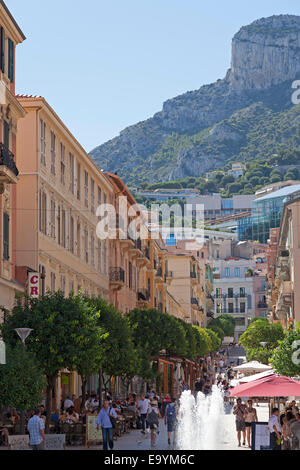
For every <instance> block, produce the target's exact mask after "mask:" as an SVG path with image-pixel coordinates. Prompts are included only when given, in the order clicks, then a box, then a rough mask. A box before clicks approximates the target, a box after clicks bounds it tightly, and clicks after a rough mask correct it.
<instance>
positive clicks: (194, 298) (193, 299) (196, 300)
mask: <svg viewBox="0 0 300 470" xmlns="http://www.w3.org/2000/svg"><path fill="white" fill-rule="evenodd" d="M191 304H192V305H198V304H199V302H198V299H196V297H192V298H191Z"/></svg>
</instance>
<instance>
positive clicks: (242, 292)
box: [240, 287, 246, 297]
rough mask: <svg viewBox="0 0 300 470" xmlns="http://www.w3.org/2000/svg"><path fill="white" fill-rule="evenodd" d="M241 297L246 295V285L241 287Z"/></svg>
mask: <svg viewBox="0 0 300 470" xmlns="http://www.w3.org/2000/svg"><path fill="white" fill-rule="evenodd" d="M240 297H246V292H245V287H240Z"/></svg>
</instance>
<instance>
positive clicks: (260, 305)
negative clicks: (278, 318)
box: [257, 302, 268, 308]
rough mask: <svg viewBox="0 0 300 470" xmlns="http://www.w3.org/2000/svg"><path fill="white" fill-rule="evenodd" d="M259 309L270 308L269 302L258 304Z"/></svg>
mask: <svg viewBox="0 0 300 470" xmlns="http://www.w3.org/2000/svg"><path fill="white" fill-rule="evenodd" d="M257 308H268V304H267V302H258V303H257Z"/></svg>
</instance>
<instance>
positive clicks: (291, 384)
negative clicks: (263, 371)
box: [230, 375, 300, 397]
mask: <svg viewBox="0 0 300 470" xmlns="http://www.w3.org/2000/svg"><path fill="white" fill-rule="evenodd" d="M230 396H231V397H245V396H247V397H294V396H296V397H299V396H300V381H299V380H294V379H291V378H290V377H285V376H283V375H269V376H267V377H263V378H261V379H258V380H254V381H253V382H250V383H246V384H242V385H238V386H237V387H234V388H233V389H231V391H230Z"/></svg>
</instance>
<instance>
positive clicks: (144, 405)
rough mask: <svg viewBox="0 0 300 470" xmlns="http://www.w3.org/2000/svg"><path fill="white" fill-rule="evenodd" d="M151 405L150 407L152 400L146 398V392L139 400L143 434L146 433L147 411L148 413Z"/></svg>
mask: <svg viewBox="0 0 300 470" xmlns="http://www.w3.org/2000/svg"><path fill="white" fill-rule="evenodd" d="M149 407H150V400H149V399H148V398H146V397H145V395H144V394H142V395H141V399H140V400H139V401H138V409H139V412H140V416H141V421H142V430H141V433H142V434H145V433H146V426H147V423H146V419H147V413H148V409H149Z"/></svg>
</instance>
